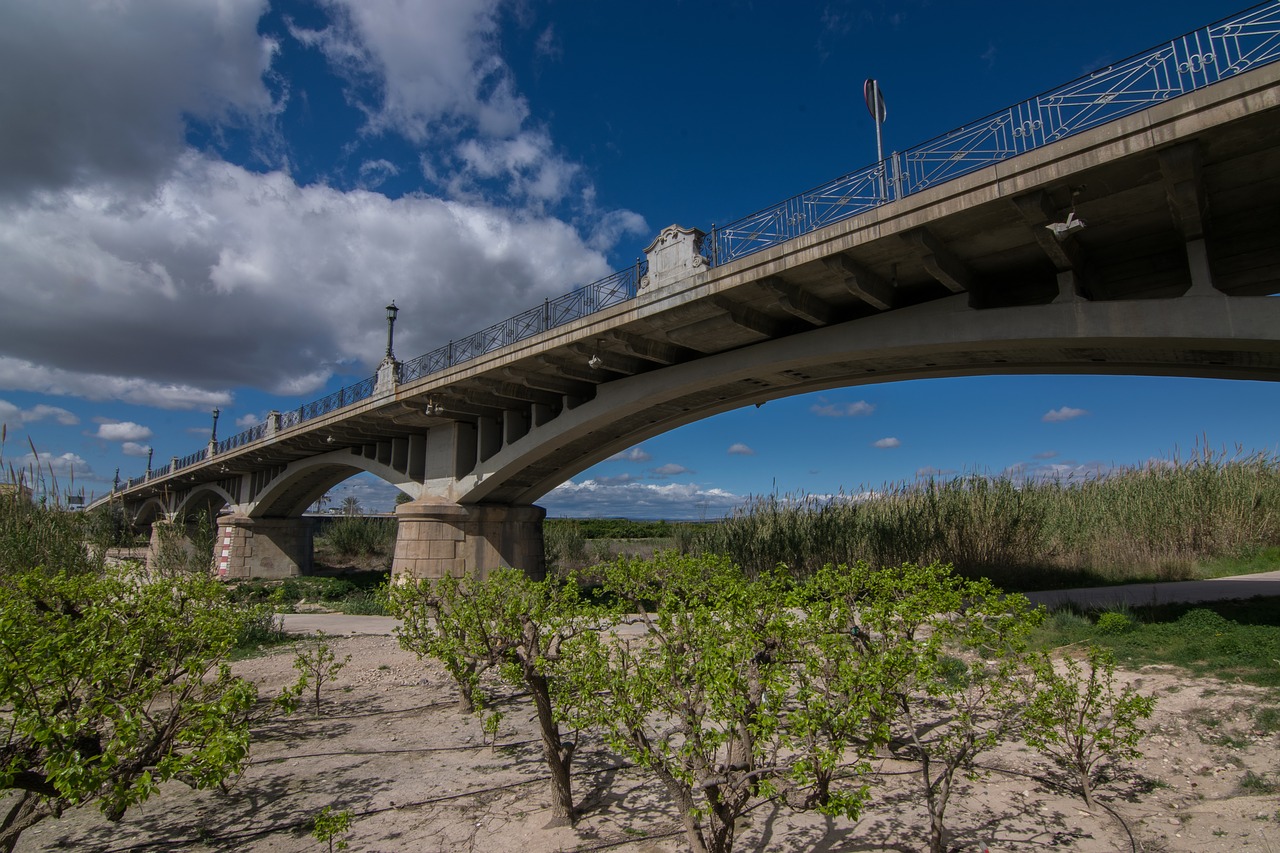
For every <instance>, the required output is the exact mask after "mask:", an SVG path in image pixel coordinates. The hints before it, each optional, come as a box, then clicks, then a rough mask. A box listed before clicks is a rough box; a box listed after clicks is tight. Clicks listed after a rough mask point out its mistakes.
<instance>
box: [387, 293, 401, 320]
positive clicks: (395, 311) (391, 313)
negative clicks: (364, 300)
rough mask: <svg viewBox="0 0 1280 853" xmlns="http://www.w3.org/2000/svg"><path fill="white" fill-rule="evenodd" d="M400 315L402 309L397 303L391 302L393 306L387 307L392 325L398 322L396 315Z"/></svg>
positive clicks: (388, 317)
mask: <svg viewBox="0 0 1280 853" xmlns="http://www.w3.org/2000/svg"><path fill="white" fill-rule="evenodd" d="M399 313H400V309H399V308H397V307H396V301H395V300H394V299H392V300H391V304H390V305H388V306H387V319H388V320H390V321H391V322H392V323H394V322H395V321H396V315H397V314H399Z"/></svg>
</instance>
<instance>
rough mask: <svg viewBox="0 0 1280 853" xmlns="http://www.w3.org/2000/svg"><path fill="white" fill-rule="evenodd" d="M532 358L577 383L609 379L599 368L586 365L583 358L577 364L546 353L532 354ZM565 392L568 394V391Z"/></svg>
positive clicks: (599, 381)
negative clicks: (595, 368)
mask: <svg viewBox="0 0 1280 853" xmlns="http://www.w3.org/2000/svg"><path fill="white" fill-rule="evenodd" d="M533 360H534V361H535V362H536V363H538V364H540V365H542V366H544V367H547V368H550V369H551V370H554V371H555V372H556V373H557V374H559V375H560V376H562V377H564V378H566V379H573V380H576V381H577V382H579V383H584V382H587V383H590V384H591V385H592V386H595V385H599V384H600V383H601V382H607V381H608V380H609V376H608V374H605V373H601V372H600V371H599V370H592V369H591V368H590V367H588V366H587V360H586V359H585V358H584V359H583V360H582V363H581V364H578V363H577V362H575V363H573V364H569V363H568V361H566V360H565V359H563V358H553V357H551V356H548V355H539V356H534V358H533ZM565 393H566V394H570V392H568V391H566V392H565ZM589 393H590V394H594V393H595V391H594V390H592V391H590V392H589ZM571 396H576V397H582V396H587V395H584V394H571Z"/></svg>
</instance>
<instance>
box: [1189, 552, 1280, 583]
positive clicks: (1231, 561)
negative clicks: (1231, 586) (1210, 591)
mask: <svg viewBox="0 0 1280 853" xmlns="http://www.w3.org/2000/svg"><path fill="white" fill-rule="evenodd" d="M1277 569H1280V547H1275V548H1262V549H1259V550H1257V551H1253V552H1251V553H1248V554H1244V555H1242V556H1230V557H1218V558H1216V559H1212V560H1202V561H1201V562H1200V563H1198V564H1197V565H1196V575H1197V576H1199V577H1201V578H1204V579H1206V580H1207V579H1211V578H1229V577H1234V576H1236V575H1256V574H1259V573H1261V572H1274V571H1276V570H1277Z"/></svg>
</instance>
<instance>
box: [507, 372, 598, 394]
mask: <svg viewBox="0 0 1280 853" xmlns="http://www.w3.org/2000/svg"><path fill="white" fill-rule="evenodd" d="M498 374H499V375H500V376H504V377H506V378H507V379H510V380H511V381H512V382H515V383H517V384H519V385H523V386H524V387H526V388H532V389H534V390H536V391H548V392H550V393H552V394H555V395H556V396H557V397H562V396H565V395H568V396H571V397H590V396H591V395H593V394H595V392H596V386H595V385H594V384H592V383H590V382H579V381H577V380H574V379H563V378H560V377H558V376H546V375H544V374H541V373H524V372H523V371H520V370H517V369H515V368H513V367H507V368H503V369H502V370H500V371H498ZM596 381H597V382H598V381H599V379H597V380H596Z"/></svg>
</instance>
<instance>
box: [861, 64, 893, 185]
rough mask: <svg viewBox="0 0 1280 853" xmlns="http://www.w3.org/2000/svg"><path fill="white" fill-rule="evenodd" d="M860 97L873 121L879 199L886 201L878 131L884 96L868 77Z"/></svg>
mask: <svg viewBox="0 0 1280 853" xmlns="http://www.w3.org/2000/svg"><path fill="white" fill-rule="evenodd" d="M862 97H863V99H864V100H865V101H866V102H867V112H869V113H871V118H873V119H875V123H876V163H877V164H878V165H879V166H880V197H881V198H883V199H886V200H887V199H888V198H889V196H888V192H887V186H886V183H885V171H886V169H885V162H884V138H883V136H882V134H881V130H880V128H881V126H882V125H883V124H884V120H885V115H886V110H885V106H884V95H882V94H880V83H879V82H878V81H877V80H876V79H875V78H874V77H868V78H867V82H865V83H863V84H862Z"/></svg>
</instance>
